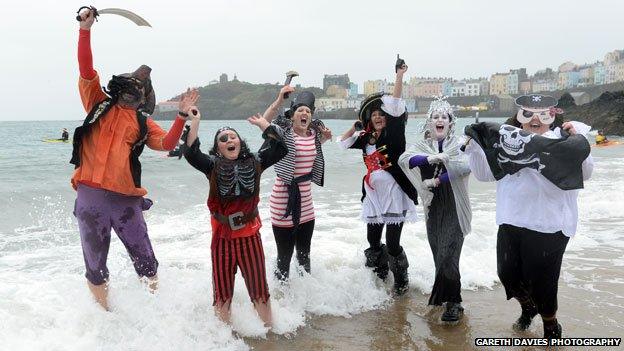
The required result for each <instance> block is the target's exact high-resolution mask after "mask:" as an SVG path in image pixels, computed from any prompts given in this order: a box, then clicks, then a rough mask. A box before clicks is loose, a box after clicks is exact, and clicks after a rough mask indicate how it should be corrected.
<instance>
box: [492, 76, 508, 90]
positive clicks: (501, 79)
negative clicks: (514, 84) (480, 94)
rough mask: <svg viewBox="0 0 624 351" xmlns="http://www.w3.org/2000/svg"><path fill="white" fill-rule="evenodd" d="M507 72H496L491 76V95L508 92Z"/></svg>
mask: <svg viewBox="0 0 624 351" xmlns="http://www.w3.org/2000/svg"><path fill="white" fill-rule="evenodd" d="M507 75H508V74H507V73H495V74H492V76H491V77H490V95H503V94H505V93H507Z"/></svg>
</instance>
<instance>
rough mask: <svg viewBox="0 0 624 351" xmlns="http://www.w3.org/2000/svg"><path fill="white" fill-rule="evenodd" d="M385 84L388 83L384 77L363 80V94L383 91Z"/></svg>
mask: <svg viewBox="0 0 624 351" xmlns="http://www.w3.org/2000/svg"><path fill="white" fill-rule="evenodd" d="M387 84H388V83H387V82H386V80H385V79H383V80H382V79H377V80H367V81H364V95H370V94H375V93H378V92H380V91H385V90H386V85H387Z"/></svg>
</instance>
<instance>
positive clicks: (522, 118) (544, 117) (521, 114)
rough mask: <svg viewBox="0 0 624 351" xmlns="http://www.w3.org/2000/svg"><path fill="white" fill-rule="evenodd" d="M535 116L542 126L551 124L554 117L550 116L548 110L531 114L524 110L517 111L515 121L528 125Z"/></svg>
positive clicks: (531, 112)
mask: <svg viewBox="0 0 624 351" xmlns="http://www.w3.org/2000/svg"><path fill="white" fill-rule="evenodd" d="M535 116H537V117H538V118H539V120H540V122H542V123H544V124H551V123H553V122H554V121H555V115H554V114H551V113H550V110H545V111H537V112H533V111H529V110H525V109H520V110H519V111H518V114H516V119H517V120H518V122H520V123H529V122H531V120H532V119H533V117H535Z"/></svg>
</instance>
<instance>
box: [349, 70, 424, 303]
mask: <svg viewBox="0 0 624 351" xmlns="http://www.w3.org/2000/svg"><path fill="white" fill-rule="evenodd" d="M401 61H402V60H401ZM397 66H398V67H397V78H396V82H395V91H394V94H393V95H392V96H391V95H386V94H384V93H378V94H373V95H371V96H369V97H368V98H367V99H366V100H364V101H363V102H362V105H361V107H360V111H359V120H360V122H361V123H362V127H363V128H364V130H362V131H359V132H356V131H355V127H352V128H351V129H350V130H348V131H347V132H345V134H343V135H342V137H341V138H340V140H338V142H339V145H340V146H341V147H342V148H343V149H347V148H350V149H358V150H361V151H362V156H363V160H364V165H365V166H366V168H367V173H366V175H365V176H364V178H363V179H362V198H361V201H362V213H361V219H362V221H364V222H365V223H366V225H367V239H368V242H369V244H370V247H369V248H368V249H366V250H365V251H364V255H365V256H366V266H367V267H371V268H373V270H374V272H375V273H376V274H377V276H378V277H379V278H380V279H382V280H385V279H386V276H387V275H388V269H390V270H391V271H392V273H393V275H394V290H395V293H397V294H398V295H401V294H403V293H405V292H406V291H407V288H408V283H409V280H408V274H407V268H408V266H409V264H408V261H407V256H406V255H405V251H404V250H403V247H401V245H400V239H401V231H402V229H403V223H404V222H406V221H415V220H416V206H415V205H416V204H417V194H416V189H415V188H414V186H413V185H412V183H410V181H409V179H408V178H407V177H406V176H405V173H403V171H401V169H400V167H399V166H398V160H399V156H400V155H401V154H402V153H403V152H404V151H405V125H406V123H407V109H406V107H405V102H404V101H403V100H402V99H401V98H400V96H401V89H402V82H403V73H404V72H405V71H406V70H407V66H405V64H404V62H402V65H398V63H397ZM399 67H401V68H399ZM356 123H357V122H356ZM384 123H385V124H384ZM384 226H386V245H383V244H381V235H382V231H383V228H384Z"/></svg>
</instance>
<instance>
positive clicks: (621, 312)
mask: <svg viewBox="0 0 624 351" xmlns="http://www.w3.org/2000/svg"><path fill="white" fill-rule="evenodd" d="M623 251H624V250H622V249H614V250H612V251H611V250H610V251H607V252H605V251H603V250H591V251H588V250H583V251H578V252H577V251H571V252H566V254H565V256H564V259H563V266H564V268H562V271H561V277H560V279H559V295H558V297H559V310H558V313H557V318H558V320H559V322H560V323H561V325H562V327H563V337H564V338H565V337H620V338H621V337H622V336H624V296H623V295H624V285H623V283H622V281H621V273H620V271H621V267H612V266H605V265H604V262H606V261H607V260H605V258H606V257H605V256H611V257H621V255H622V253H623ZM588 262H590V264H591V263H593V264H596V267H595V269H594V270H592V271H591V272H590V271H587V270H584V269H583V267H582V266H583V265H586V264H587V263H588ZM572 272H573V273H572ZM614 297H615V298H614ZM428 299H429V295H428V294H423V293H422V292H421V291H419V290H418V289H416V288H414V287H413V286H412V287H411V288H410V291H409V292H408V293H407V294H406V295H404V296H402V297H400V298H397V299H395V300H393V301H392V302H390V304H389V305H387V306H385V307H384V308H381V309H377V310H373V311H368V312H363V313H360V314H357V315H353V316H351V317H350V318H345V317H338V316H313V315H308V316H307V319H308V322H307V323H306V326H305V327H302V328H299V329H298V330H297V331H296V332H295V333H293V334H292V335H289V336H284V335H276V334H272V333H270V334H269V335H268V336H267V338H266V339H265V340H263V339H254V338H244V339H243V340H244V341H245V343H246V344H247V345H249V346H250V347H251V348H252V349H254V350H259V351H269V350H380V351H382V350H433V351H445V350H494V349H497V348H494V347H485V346H483V347H482V346H479V347H477V346H475V344H474V339H475V338H481V337H499V338H502V337H514V338H521V337H525V338H541V337H542V335H543V331H542V321H541V319H540V318H539V316H537V317H536V318H535V319H533V323H532V324H531V327H530V328H529V330H528V331H526V332H515V331H514V330H513V329H512V328H511V326H512V324H513V323H514V322H515V320H516V318H517V317H518V316H519V315H520V305H519V304H518V303H517V302H516V301H515V300H510V301H507V300H506V297H505V292H504V289H503V287H502V286H501V285H500V284H497V285H496V286H495V287H494V288H493V289H491V290H490V289H485V288H479V289H477V290H474V291H471V290H463V291H462V299H463V300H464V301H463V302H462V305H463V306H464V308H465V312H464V318H463V319H462V321H460V322H459V324H457V325H446V324H443V323H442V322H440V321H439V318H440V315H441V314H442V312H443V308H441V307H430V306H427V302H428ZM579 302H581V303H579ZM498 349H500V348H498ZM512 349H514V350H543V349H544V348H543V347H514V348H512ZM603 349H605V350H606V349H609V348H603ZM565 350H588V348H580V347H566V348H565Z"/></svg>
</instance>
